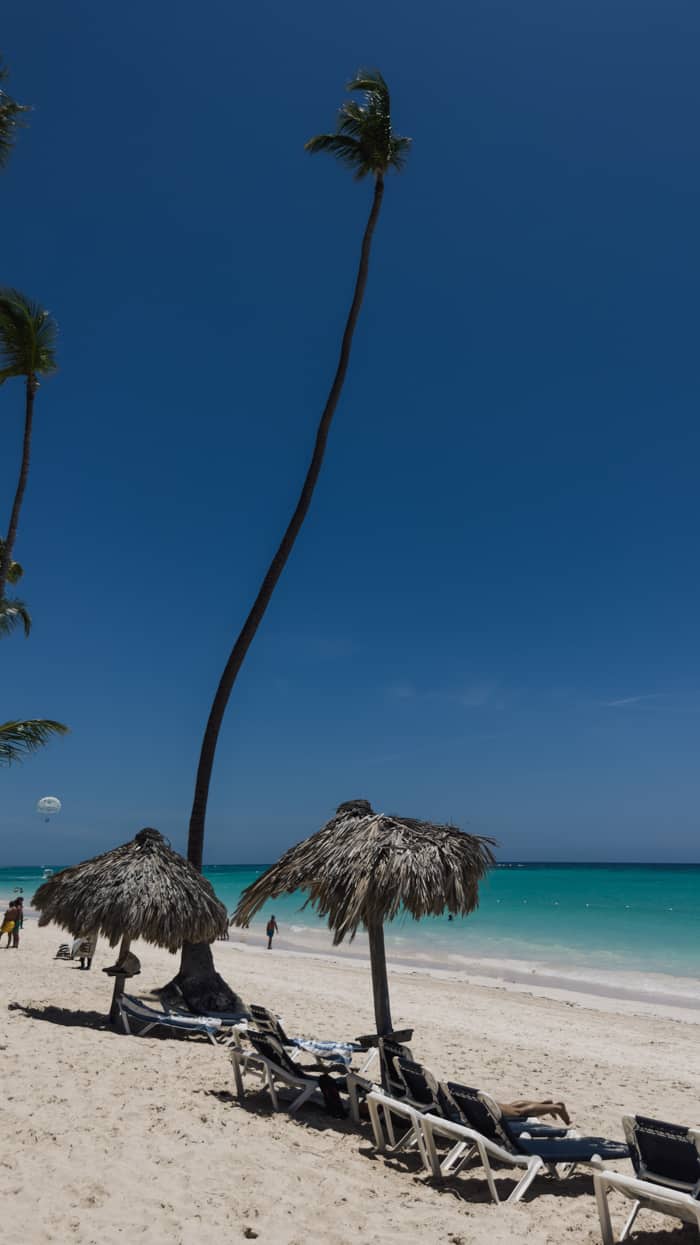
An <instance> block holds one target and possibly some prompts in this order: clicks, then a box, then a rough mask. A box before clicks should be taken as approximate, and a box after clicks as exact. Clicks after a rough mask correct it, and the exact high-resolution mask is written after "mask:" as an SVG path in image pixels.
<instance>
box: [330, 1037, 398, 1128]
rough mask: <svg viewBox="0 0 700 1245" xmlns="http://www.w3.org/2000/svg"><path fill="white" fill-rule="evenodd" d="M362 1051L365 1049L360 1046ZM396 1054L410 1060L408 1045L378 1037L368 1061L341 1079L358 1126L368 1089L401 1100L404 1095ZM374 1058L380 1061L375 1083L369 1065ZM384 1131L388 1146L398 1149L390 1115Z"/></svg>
mask: <svg viewBox="0 0 700 1245" xmlns="http://www.w3.org/2000/svg"><path fill="white" fill-rule="evenodd" d="M362 1049H363V1050H364V1049H366V1047H364V1046H362ZM398 1055H402V1056H406V1058H408V1059H411V1058H413V1056H412V1054H411V1051H410V1049H409V1048H408V1046H404V1045H403V1044H402V1043H400V1042H397V1041H395V1040H394V1039H393V1038H388V1037H380V1038H377V1041H376V1045H374V1046H372V1047H370V1048H369V1054H368V1058H367V1060H366V1061H365V1063H364V1064H363V1065H362V1067H361V1068H360V1069H359V1070H358V1071H357V1072H356V1071H354V1070H353V1069H351V1068H350V1069H348V1071H347V1073H346V1075H345V1078H344V1079H345V1089H346V1091H347V1094H348V1098H349V1099H350V1115H351V1116H352V1119H353V1120H354V1122H355V1123H356V1124H359V1123H360V1101H361V1100H362V1101H364V1099H365V1098H366V1097H367V1095H368V1094H369V1093H370V1091H371V1090H373V1089H378V1090H381V1091H382V1092H383V1093H385V1094H387V1095H388V1096H389V1097H395V1098H403V1097H404V1096H405V1093H406V1090H405V1086H404V1084H403V1081H402V1080H401V1078H400V1076H399V1074H398V1073H397V1071H396V1068H395V1067H394V1059H395V1058H396V1057H397V1056H398ZM377 1058H378V1059H379V1068H378V1073H379V1079H378V1080H377V1079H376V1078H375V1077H373V1076H371V1075H370V1069H371V1067H372V1064H373V1062H374V1061H375V1060H376V1059H377ZM386 1130H387V1133H388V1136H389V1144H390V1145H392V1146H396V1147H397V1149H400V1148H401V1147H400V1145H399V1143H398V1142H397V1139H396V1137H395V1135H394V1128H393V1122H392V1119H391V1117H390V1116H389V1117H388V1118H387V1120H386Z"/></svg>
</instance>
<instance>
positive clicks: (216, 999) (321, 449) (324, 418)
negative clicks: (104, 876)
mask: <svg viewBox="0 0 700 1245" xmlns="http://www.w3.org/2000/svg"><path fill="white" fill-rule="evenodd" d="M347 89H348V91H350V92H359V94H360V96H361V102H358V101H356V100H347V101H346V102H345V103H344V104H343V105H342V107H341V109H340V112H339V115H338V123H337V126H336V129H335V131H334V132H333V133H332V134H318V135H317V136H316V137H315V138H311V139H309V141H308V142H307V143H306V147H305V149H306V151H309V152H311V153H312V154H313V153H315V152H318V151H326V152H328V153H329V154H330V155H332V156H335V157H336V159H338V160H340V161H341V163H343V164H344V165H346V166H347V167H348V168H350V169H351V170H352V171H353V172H354V174H355V178H356V179H357V180H361V179H363V178H365V177H372V178H373V179H374V193H373V195H372V203H371V206H370V212H369V217H368V220H367V224H366V226H365V232H364V236H363V238H362V245H361V248H360V260H359V265H358V270H357V277H356V280H355V290H354V293H353V297H352V302H351V304H350V310H349V312H348V317H347V321H346V324H345V331H344V333H343V337H342V341H341V345H340V356H339V359H338V364H337V368H336V372H335V376H334V377H333V382H332V384H331V387H330V391H329V394H328V397H327V399H326V404H325V406H324V408H323V411H322V414H321V419H320V422H319V424H318V429H317V432H316V441H315V444H314V448H313V453H312V456H311V461H310V463H309V467H308V470H307V473H306V478H305V480H304V483H303V485H302V488H301V493H300V495H299V500H298V502H297V504H296V508H295V510H294V513H293V514H292V517H291V519H290V521H289V524H288V526H287V529H286V531H285V533H284V535H283V537H282V540H281V542H280V545H279V548H278V549H277V552H276V553H275V556H274V557H273V559H272V562H271V563H270V566H269V567H268V570H267V573H266V575H265V578H264V579H263V582H262V584H261V586H260V590H259V592H258V595H257V596H256V598H255V601H254V602H253V605H252V608H251V610H250V613H249V614H248V617H247V618H246V620H245V622H244V624H243V627H242V628H241V631H240V634H239V635H238V638H237V640H236V642H235V644H234V646H233V649H232V650H231V654H230V656H229V659H228V661H227V662H226V666H225V667H224V671H223V674H222V676H221V679H220V682H219V686H218V688H217V690H216V694H215V696H214V700H213V703H212V706H211V711H210V713H209V719H208V721H207V725H206V729H205V731H204V738H203V740H202V747H201V752H200V757H199V766H198V769H197V778H196V782H195V790H194V799H193V802H192V812H191V816H190V825H189V837H188V843H187V856H188V859H189V860H190V861H191V862H192V864H194V865H195V866H196V867H197V868H198V869H201V867H202V855H203V848H204V829H205V820H206V811H207V800H208V796H209V785H210V782H211V774H212V769H213V765H214V756H215V753H216V744H217V740H218V737H219V731H220V729H221V724H222V722H223V719H224V714H225V712H226V706H227V705H228V701H229V697H230V695H231V691H232V689H233V685H234V683H235V681H236V678H237V676H238V673H239V671H240V669H241V666H242V665H243V662H244V660H245V657H246V654H247V652H248V649H249V648H250V645H251V643H252V641H253V638H254V637H255V634H256V632H257V630H258V627H259V626H260V623H261V622H262V619H263V617H264V615H265V611H266V609H267V607H268V605H269V603H270V599H271V597H272V594H273V592H274V590H275V587H276V586H277V582H278V580H279V578H280V576H281V574H282V571H283V570H284V567H285V565H286V563H287V559H288V558H289V555H290V553H291V551H292V549H293V547H294V542H295V541H296V539H297V536H298V535H299V532H300V531H301V528H302V525H303V523H304V520H305V518H306V516H307V514H308V511H309V507H310V505H311V500H312V497H313V494H314V489H315V488H316V484H317V482H318V478H319V474H320V472H321V467H322V464H323V458H324V454H325V450H326V442H327V440H328V433H329V431H330V426H331V421H332V419H333V416H334V414H335V410H336V407H337V405H338V400H339V398H340V394H341V391H342V388H343V383H344V381H345V377H346V374H347V370H348V364H349V362H350V351H351V348H352V340H353V335H354V332H355V328H356V325H357V320H358V317H359V314H360V308H361V307H362V300H363V298H364V294H365V288H366V285H367V276H368V272H369V259H370V250H371V246H372V238H373V235H374V230H375V227H376V224H377V220H378V217H379V212H380V209H381V206H382V198H383V195H384V178H385V176H386V174H387V173H388V172H389V170H390V169H392V168H393V169H396V170H398V171H400V170H401V169H402V168H403V166H404V163H405V159H406V156H407V154H408V149H409V147H410V144H411V140H410V139H409V138H402V137H400V136H399V135H398V134H395V133H394V131H393V129H392V124H391V100H390V96H389V88H388V86H387V84H386V82H385V81H384V78H383V77H382V75H381V74H380V73H379V71H378V70H377V69H363V70H360V71H359V72H358V74H357V76H356V77H355V78H354V79H353V80H352V82H349V83H348V87H347ZM215 976H216V977H217V980H218V983H220V987H224V991H225V990H226V989H227V987H225V985H224V983H223V982H221V979H220V978H218V976H217V975H215V974H214V967H213V961H212V957H211V952H210V950H209V947H204V946H198V947H193V946H191V945H188V944H186V945H185V947H184V948H183V953H182V962H181V966H180V974H179V976H178V978H177V982H178V985H179V986H180V988H181V989H183V991H184V992H185V994H186V997H187V998H188V1001H189V1003H190V1006H192V1007H194V1008H195V1010H200V1009H205V1010H206V1009H207V1008H214V1009H218V1010H224V1009H225V1008H226V1006H227V1005H229V1002H228V999H227V996H226V994H225V992H224V993H222V992H221V990H219V992H218V993H217V992H216V989H215V985H214V978H215ZM200 987H201V988H200ZM188 990H189V994H188V993H187V992H188Z"/></svg>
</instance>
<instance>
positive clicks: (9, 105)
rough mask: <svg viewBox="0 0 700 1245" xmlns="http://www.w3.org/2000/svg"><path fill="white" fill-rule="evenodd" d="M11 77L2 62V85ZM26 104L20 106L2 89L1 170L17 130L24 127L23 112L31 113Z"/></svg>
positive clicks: (0, 75) (5, 162)
mask: <svg viewBox="0 0 700 1245" xmlns="http://www.w3.org/2000/svg"><path fill="white" fill-rule="evenodd" d="M8 77H9V71H8V70H7V69H6V68H5V67H4V66H3V64H2V62H1V61H0V83H1V82H5V81H6V80H7V78H8ZM29 111H30V109H29V108H28V107H27V105H26V104H18V103H17V100H16V99H13V98H12V96H11V95H8V94H7V91H3V89H2V87H0V169H4V168H5V165H6V164H7V162H8V160H9V158H10V152H11V151H12V148H13V147H14V145H15V137H16V134H17V130H18V129H19V128H20V126H21V125H22V121H21V119H20V118H21V116H22V113H23V112H29Z"/></svg>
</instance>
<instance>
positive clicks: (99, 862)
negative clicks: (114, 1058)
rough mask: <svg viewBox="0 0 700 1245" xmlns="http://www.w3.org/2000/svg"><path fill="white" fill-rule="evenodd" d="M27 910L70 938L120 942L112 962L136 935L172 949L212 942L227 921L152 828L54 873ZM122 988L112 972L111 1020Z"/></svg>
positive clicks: (207, 886) (206, 885)
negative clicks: (85, 936) (34, 910)
mask: <svg viewBox="0 0 700 1245" xmlns="http://www.w3.org/2000/svg"><path fill="white" fill-rule="evenodd" d="M32 907H34V908H38V909H39V911H40V912H41V917H40V918H39V924H40V925H48V924H49V923H50V922H51V921H53V922H55V924H56V925H60V926H62V927H63V929H67V930H69V931H70V933H71V934H73V935H74V937H76V938H77V937H79V936H80V935H81V934H93V935H95V936H98V935H100V934H101V935H102V936H103V937H104V938H106V939H107V940H108V942H109V944H110V946H111V947H115V946H116V945H117V943H118V942H119V941H120V940H121V946H120V948H119V956H118V960H117V963H118V964H123V963H124V958H125V956H126V955H127V953H128V950H129V945H130V943H131V942H132V941H133V940H135V939H137V938H141V939H143V941H144V942H150V943H153V944H154V945H155V946H157V947H166V948H167V950H168V951H177V949H178V948H179V947H181V946H182V944H183V942H185V941H186V940H187V941H191V942H201V943H208V942H212V941H213V940H214V939H215V938H217V937H218V935H219V934H221V933H222V932H223V931H225V929H226V927H227V921H228V916H227V912H226V909H225V907H224V905H223V904H222V903H221V902H220V901H219V900H218V899H217V898H216V895H215V893H214V889H213V887H212V885H211V883H210V882H207V880H206V878H203V877H202V875H201V873H199V872H198V871H197V870H196V869H195V868H194V866H193V865H191V864H189V863H188V861H186V860H185V859H184V857H183V856H180V855H179V854H178V853H177V852H174V851H173V850H172V848H171V847H170V846H169V845H168V843H167V842H166V840H165V839H164V838H163V836H162V834H159V833H158V831H157V830H151V829H145V830H140V831H139V833H138V834H137V835H136V838H135V839H132V841H131V842H130V843H124V844H123V846H122V847H115V848H114V849H113V850H112V851H111V852H104V853H103V855H101V856H94V857H93V859H92V860H84V861H83V862H82V864H79V865H73V866H72V867H71V868H70V869H63V870H62V871H61V872H60V873H56V874H55V875H54V877H52V878H49V880H48V881H47V882H44V884H43V886H40V887H39V889H38V891H37V892H36V895H35V896H34V898H33V899H32ZM123 988H124V976H123V975H117V976H116V977H115V981H114V995H113V998H112V1012H111V1014H112V1015H114V1011H115V1003H116V999H117V996H118V995H119V994H120V993H121V992H122V991H123Z"/></svg>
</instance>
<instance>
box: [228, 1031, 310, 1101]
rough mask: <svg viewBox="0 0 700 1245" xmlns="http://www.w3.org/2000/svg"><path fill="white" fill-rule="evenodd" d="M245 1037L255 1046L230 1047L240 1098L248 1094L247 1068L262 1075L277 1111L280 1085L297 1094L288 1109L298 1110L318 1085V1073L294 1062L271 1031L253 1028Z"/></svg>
mask: <svg viewBox="0 0 700 1245" xmlns="http://www.w3.org/2000/svg"><path fill="white" fill-rule="evenodd" d="M246 1037H247V1038H248V1041H249V1042H250V1044H251V1046H252V1047H253V1049H252V1050H243V1049H242V1048H241V1047H239V1046H234V1047H232V1048H231V1051H230V1055H231V1063H232V1065H233V1075H234V1079H235V1082H236V1092H237V1094H238V1097H239V1099H240V1100H241V1101H243V1098H244V1095H245V1090H244V1087H243V1076H244V1074H245V1073H246V1072H249V1071H253V1072H257V1073H258V1074H259V1075H260V1076H261V1077H262V1080H263V1082H264V1084H265V1086H266V1088H267V1090H268V1093H269V1095H270V1098H271V1099H272V1105H273V1107H274V1109H275V1111H279V1109H280V1100H279V1087H280V1086H284V1087H286V1088H288V1089H291V1090H294V1091H295V1093H296V1097H295V1098H294V1099H293V1100H292V1102H291V1104H289V1105H288V1108H287V1109H288V1110H289V1111H290V1112H293V1111H297V1110H298V1109H299V1107H301V1106H302V1105H303V1104H304V1103H305V1102H307V1101H308V1100H309V1098H311V1096H312V1095H313V1094H314V1093H315V1091H316V1090H318V1089H319V1075H318V1073H313V1072H310V1071H307V1070H306V1069H305V1068H303V1067H302V1066H301V1064H297V1063H294V1060H293V1059H292V1058H291V1056H290V1055H289V1054H288V1052H287V1051H286V1050H285V1048H284V1046H283V1045H282V1043H281V1042H280V1041H279V1040H278V1039H277V1038H276V1037H274V1035H273V1034H272V1033H256V1032H255V1030H254V1029H249V1030H248V1031H247V1033H246Z"/></svg>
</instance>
